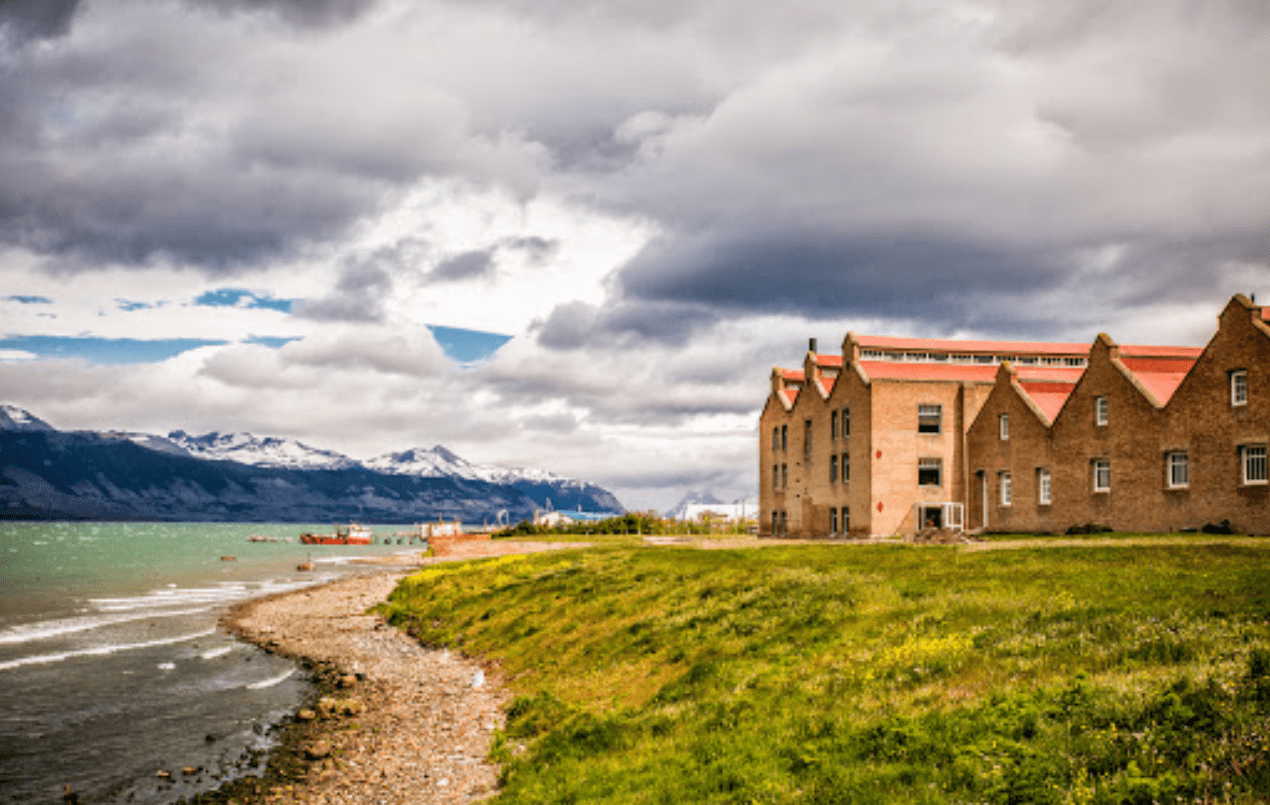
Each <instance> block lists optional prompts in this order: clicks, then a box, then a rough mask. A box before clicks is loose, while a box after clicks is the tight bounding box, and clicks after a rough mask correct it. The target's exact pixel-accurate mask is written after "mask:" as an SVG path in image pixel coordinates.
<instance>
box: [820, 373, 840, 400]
mask: <svg viewBox="0 0 1270 805" xmlns="http://www.w3.org/2000/svg"><path fill="white" fill-rule="evenodd" d="M837 379H838V378H836V377H822V378H820V387H821V388H822V389H824V390H825V396H828V395H829V394H831V393H833V384H834V381H836V380H837Z"/></svg>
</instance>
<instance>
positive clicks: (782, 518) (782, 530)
mask: <svg viewBox="0 0 1270 805" xmlns="http://www.w3.org/2000/svg"><path fill="white" fill-rule="evenodd" d="M781 533H782V534H784V533H785V510H784V509H781Z"/></svg>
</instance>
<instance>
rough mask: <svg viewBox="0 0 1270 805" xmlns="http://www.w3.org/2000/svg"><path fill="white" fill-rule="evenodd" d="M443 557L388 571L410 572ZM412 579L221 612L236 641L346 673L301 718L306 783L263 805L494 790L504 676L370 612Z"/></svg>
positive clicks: (434, 797)
mask: <svg viewBox="0 0 1270 805" xmlns="http://www.w3.org/2000/svg"><path fill="white" fill-rule="evenodd" d="M575 547H581V545H580V544H579V543H572V544H568V543H528V542H519V543H516V542H511V541H499V542H496V543H492V544H491V543H482V544H477V545H474V546H472V548H471V549H470V550H468V551H465V553H464V554H463V555H459V556H449V557H446V558H445V560H444V561H461V560H463V559H471V558H476V557H480V556H489V555H498V554H507V553H531V552H536V551H541V550H555V549H561V548H575ZM437 561H441V560H437V559H411V560H409V561H408V562H403V560H402V559H400V558H391V559H389V561H388V564H393V565H401V564H408V565H409V566H410V568H411V569H413V568H417V567H418V566H420V565H424V564H433V563H435V562H437ZM408 572H410V570H409V569H402V568H401V567H397V568H395V569H393V570H391V571H386V572H385V573H383V574H377V575H371V576H362V577H357V578H351V579H345V580H341V581H337V582H333V583H331V584H328V585H325V586H322V587H315V588H309V589H306V590H300V591H296V592H292V593H284V594H281V595H276V596H272V597H268V598H261V599H256V600H254V601H249V602H246V603H244V604H241V605H239V606H237V607H235V608H234V609H232V610H231V611H230V612H229V613H228V614H227V615H226V616H225V618H224V620H223V622H222V624H223V625H224V626H225V627H226V628H228V629H229V630H230V631H232V632H234V633H235V634H237V635H239V636H240V637H242V638H244V639H246V640H249V641H251V642H253V643H256V644H258V645H261V646H264V647H265V648H267V649H268V650H270V651H274V652H277V653H279V654H284V655H287V656H291V657H295V658H297V659H305V660H308V661H310V662H312V663H314V664H317V665H326V666H334V667H335V668H337V669H339V672H340V674H342V675H343V677H342V679H341V685H340V689H339V690H338V691H337V692H336V694H335V695H334V696H332V697H328V698H327V699H325V700H323V702H320V703H319V705H320V706H318V707H316V708H314V709H313V710H312V711H310V712H307V713H306V712H304V711H302V712H301V713H300V717H301V718H302V719H305V718H309V717H311V718H312V720H313V721H314V722H315V724H317V725H319V726H320V728H319V729H316V730H313V731H312V733H311V735H310V737H309V739H308V740H307V742H306V745H305V747H304V750H305V754H306V756H307V757H306V759H307V760H309V761H311V763H310V765H309V767H308V771H307V774H306V775H305V779H304V780H303V781H302V782H301V783H300V784H298V785H294V786H286V787H284V788H280V789H278V790H275V791H272V792H266V801H273V802H306V803H350V804H351V803H358V805H361V803H407V802H410V803H433V802H436V803H440V802H445V803H455V802H473V801H476V800H480V799H484V798H485V797H488V796H490V795H492V794H493V793H494V792H495V791H496V788H497V780H498V769H497V767H496V766H494V765H492V764H490V763H488V762H486V760H485V756H486V754H487V752H488V750H489V745H490V738H491V735H492V733H493V731H494V730H495V729H497V728H500V727H502V726H503V723H504V718H503V710H504V706H505V704H506V703H507V702H508V701H509V695H508V694H507V693H506V692H505V691H504V689H503V688H502V686H501V685H500V684H499V681H498V678H497V676H496V675H495V674H494V673H491V672H490V671H488V670H487V669H484V668H482V667H481V665H480V664H478V663H477V662H475V661H473V660H470V659H466V658H463V657H461V656H459V655H457V654H454V653H451V652H449V651H446V650H439V651H437V650H431V649H427V648H424V647H422V646H420V645H419V643H418V641H416V640H414V639H413V638H411V637H409V636H408V635H406V634H404V633H402V632H400V631H398V630H397V629H394V628H392V627H390V626H388V625H386V624H385V623H384V622H383V620H382V619H381V618H379V617H378V616H374V615H366V614H365V612H366V610H367V609H369V608H370V607H372V606H374V605H376V604H378V603H380V602H382V601H384V600H385V599H386V598H387V597H388V594H389V593H391V592H392V590H393V588H394V587H395V586H396V585H397V582H398V581H400V580H401V579H402V578H403V577H404V576H405V575H406V574H407V573H408Z"/></svg>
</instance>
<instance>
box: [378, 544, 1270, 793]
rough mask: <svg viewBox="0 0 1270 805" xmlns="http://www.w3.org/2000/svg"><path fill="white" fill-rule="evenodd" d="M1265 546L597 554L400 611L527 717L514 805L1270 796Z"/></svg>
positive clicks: (401, 618)
mask: <svg viewBox="0 0 1270 805" xmlns="http://www.w3.org/2000/svg"><path fill="white" fill-rule="evenodd" d="M1268 559H1270V543H1266V544H1265V545H1264V547H1263V546H1261V545H1260V544H1258V545H1255V546H1249V545H1240V546H1238V547H1231V546H1211V545H1210V546H1178V545H1170V546H1165V547H1140V546H1125V547H1122V546H1097V547H1068V548H1059V549H1040V550H1008V551H988V552H975V553H971V552H966V551H961V550H957V549H955V548H921V549H918V548H908V547H898V546H876V547H866V546H850V547H839V546H825V547H819V546H810V547H781V548H768V549H764V550H749V551H700V550H694V549H639V548H632V547H630V546H626V545H624V546H619V547H601V548H595V549H591V550H589V551H585V552H579V553H570V554H568V555H561V554H554V555H552V554H542V555H536V556H530V557H504V558H501V559H494V560H489V561H481V562H473V563H468V564H464V565H452V566H440V567H434V568H430V569H427V570H425V571H423V572H422V573H420V574H418V575H416V576H413V577H411V578H410V579H408V580H407V581H406V582H405V583H403V585H402V586H401V587H399V588H398V590H397V592H396V593H395V594H394V596H393V598H392V599H391V600H390V602H389V604H387V605H386V611H387V613H388V614H389V616H390V617H391V619H392V620H393V622H395V623H397V624H398V625H401V626H405V627H406V628H408V629H409V630H410V631H411V632H412V633H413V634H416V635H417V636H418V637H419V638H420V639H421V640H423V641H424V642H426V643H429V644H433V645H447V646H450V647H453V648H457V649H461V650H462V651H464V652H465V653H469V654H474V655H481V656H484V657H485V658H486V659H488V660H490V661H492V662H494V663H497V664H498V665H500V666H501V669H502V672H503V674H504V675H505V676H506V677H507V678H508V679H509V680H510V685H511V687H512V688H513V689H514V690H515V691H516V692H517V693H518V694H520V695H519V697H518V698H517V700H516V701H515V702H514V703H513V705H512V707H511V710H510V713H509V721H508V726H507V731H506V735H505V739H504V740H503V741H501V742H500V743H499V745H498V746H496V748H495V750H494V754H495V756H496V757H498V758H499V759H501V760H503V761H504V762H505V764H506V765H505V773H504V776H505V787H504V789H503V792H502V794H501V800H502V801H507V802H569V801H575V802H587V801H595V800H605V801H614V802H622V801H632V802H635V801H638V802H688V801H698V802H706V801H718V802H724V801H727V802H732V801H744V802H751V801H754V802H786V801H799V800H802V801H814V802H833V801H842V802H869V803H873V802H897V803H898V802H1135V803H1136V802H1143V803H1149V802H1151V801H1153V800H1157V801H1168V802H1172V801H1174V797H1177V796H1182V797H1185V798H1186V799H1187V801H1191V800H1193V799H1196V798H1199V799H1201V800H1204V799H1210V798H1211V799H1213V800H1217V801H1222V800H1223V798H1225V797H1227V796H1229V797H1230V798H1232V799H1233V800H1234V801H1252V800H1253V799H1254V798H1259V797H1265V796H1267V795H1268V794H1270V761H1268V760H1267V758H1268V757H1270V754H1268V750H1270V746H1268V745H1267V740H1268V737H1270V563H1268V562H1267V560H1268Z"/></svg>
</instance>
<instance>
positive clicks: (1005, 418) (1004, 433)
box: [1000, 414, 1010, 442]
mask: <svg viewBox="0 0 1270 805" xmlns="http://www.w3.org/2000/svg"><path fill="white" fill-rule="evenodd" d="M1000 422H1001V441H1003V442H1008V441H1010V415H1009V414H1002V415H1001V417H1000Z"/></svg>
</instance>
